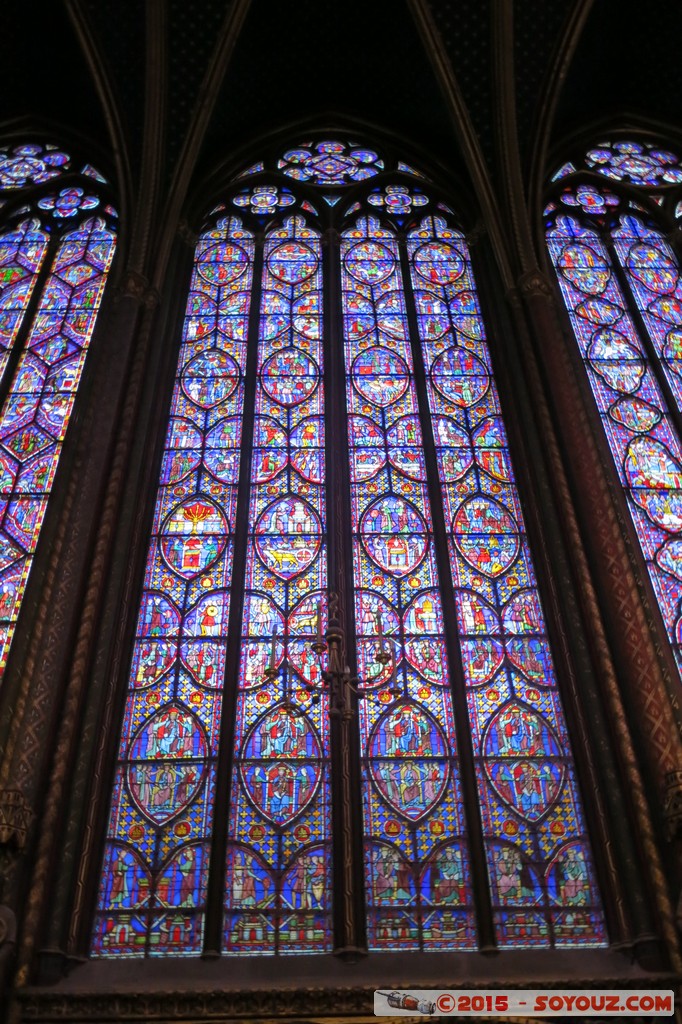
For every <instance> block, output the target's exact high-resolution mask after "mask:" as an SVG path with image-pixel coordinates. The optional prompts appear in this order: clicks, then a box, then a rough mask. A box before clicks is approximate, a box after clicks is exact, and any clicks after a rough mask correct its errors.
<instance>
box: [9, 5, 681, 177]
mask: <svg viewBox="0 0 682 1024" xmlns="http://www.w3.org/2000/svg"><path fill="white" fill-rule="evenodd" d="M680 38H682V4H680V3H679V2H678V0H649V2H648V3H647V4H646V9H645V10H644V9H643V8H642V5H640V4H637V5H635V4H634V3H632V2H626V0H343V2H340V0H337V2H332V0H324V2H321V0H277V2H274V0H250V2H249V0H147V3H145V2H144V0H125V2H121V0H53V2H52V3H50V4H40V5H36V4H35V3H29V2H26V3H11V4H7V5H6V7H5V10H4V12H3V32H2V34H1V35H0V83H1V91H0V120H2V121H3V122H6V123H12V122H15V123H18V124H23V125H27V126H29V127H33V128H34V129H40V128H41V126H50V127H51V128H53V130H56V134H57V138H59V133H60V131H61V132H62V136H61V137H73V136H76V137H78V136H82V137H83V138H84V140H85V142H86V145H87V146H88V147H89V149H90V150H91V151H92V152H93V154H94V157H93V159H96V158H99V163H100V165H101V166H103V167H104V169H105V171H106V170H108V172H109V174H110V175H111V176H112V178H113V179H114V182H115V184H117V186H118V187H119V188H121V189H128V191H129V192H130V194H131V196H135V195H136V194H138V193H139V191H140V189H141V181H142V179H143V178H144V175H145V174H152V171H151V170H150V168H151V167H152V165H154V166H155V170H154V171H153V173H154V174H155V175H156V179H155V181H156V185H155V187H156V188H157V191H158V189H159V188H160V189H161V191H162V192H163V191H164V189H165V190H168V192H170V190H172V189H173V188H175V189H176V190H177V189H178V188H179V187H180V185H179V184H178V182H179V181H180V178H182V181H183V182H184V185H183V187H184V188H185V190H187V189H188V188H191V182H192V180H197V179H200V178H201V177H202V176H203V175H204V174H205V173H207V171H208V170H209V169H210V168H211V166H212V165H213V164H215V163H216V162H219V161H220V160H222V159H225V158H226V157H229V155H230V154H232V153H235V152H239V151H242V150H244V152H246V151H247V150H248V147H249V145H250V144H253V142H254V141H255V140H258V139H259V138H260V137H263V136H266V135H268V134H270V133H272V132H275V131H281V130H282V129H283V128H285V127H286V126H287V125H288V124H292V123H293V124H299V123H301V122H314V121H315V120H316V119H317V121H318V123H319V124H320V125H327V124H328V125H329V126H330V127H333V125H334V122H335V121H336V122H337V123H342V124H348V123H354V124H356V125H357V126H358V129H360V128H361V126H362V125H365V124H366V125H367V126H368V128H369V130H370V131H371V130H376V129H381V131H382V132H384V133H386V135H387V136H388V137H390V136H391V135H397V136H400V137H401V139H402V140H403V143H402V144H403V145H404V146H405V149H406V157H408V156H411V155H413V154H417V155H418V154H420V152H422V151H423V152H424V153H425V154H428V155H429V157H430V159H431V161H432V162H433V163H435V164H436V165H437V164H441V165H442V166H443V168H444V170H445V172H446V173H448V172H449V173H452V172H454V173H456V174H458V175H466V174H471V168H472V157H471V155H469V156H468V157H467V156H466V153H467V146H468V147H469V151H470V153H471V152H478V153H479V155H480V167H483V168H484V171H483V172H482V173H487V174H488V175H489V177H490V180H491V181H492V182H495V180H496V179H497V180H498V182H499V179H500V178H501V177H502V176H503V175H504V173H505V172H504V166H505V165H504V160H503V159H502V156H501V154H502V148H503V147H504V146H505V145H506V146H507V148H508V146H509V142H508V141H507V142H504V141H503V140H504V133H501V132H500V123H501V121H502V120H504V119H507V120H508V121H511V120H513V122H514V125H513V130H514V137H515V138H516V139H517V140H518V146H519V158H520V164H521V167H522V168H523V169H524V173H525V172H527V171H528V168H529V167H530V165H531V162H532V161H536V160H537V159H541V158H542V157H543V155H545V154H546V153H547V152H548V150H549V151H550V152H551V148H552V146H556V144H557V142H558V141H559V140H561V139H562V138H564V137H567V136H570V134H571V133H573V132H575V131H576V130H578V129H579V128H580V127H581V126H584V125H586V124H589V123H591V122H593V121H594V122H597V121H601V122H608V121H609V119H611V120H612V122H613V123H624V122H625V121H626V119H627V117H628V115H641V116H644V115H646V116H647V117H648V118H654V119H658V120H660V121H661V122H667V123H669V124H671V125H673V126H674V125H675V124H678V125H679V121H680V116H679V97H680V95H682V81H680V79H681V78H682V62H680V60H679V54H678V50H679V39H680ZM508 138H509V135H507V140H508ZM467 140H468V141H467ZM291 141H295V139H292V140H291ZM412 158H413V159H414V156H413V157H412ZM181 172H182V173H181ZM479 173H481V172H480V171H479ZM117 179H119V180H118V181H117ZM120 179H125V180H120Z"/></svg>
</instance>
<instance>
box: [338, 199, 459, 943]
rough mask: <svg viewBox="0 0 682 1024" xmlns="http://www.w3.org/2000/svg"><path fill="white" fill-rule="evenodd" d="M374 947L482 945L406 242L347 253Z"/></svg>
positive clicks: (346, 239) (367, 240)
mask: <svg viewBox="0 0 682 1024" xmlns="http://www.w3.org/2000/svg"><path fill="white" fill-rule="evenodd" d="M341 256H342V261H343V269H342V293H343V310H344V335H345V363H346V375H347V376H346V397H347V408H348V417H349V446H350V453H349V454H350V470H351V520H352V530H353V537H354V547H353V551H354V554H353V569H354V579H355V586H356V592H355V619H356V635H357V653H358V667H359V670H360V674H361V676H362V678H363V680H364V682H365V685H366V686H369V687H370V688H371V693H370V696H369V697H368V698H366V699H365V700H363V701H361V702H360V705H359V713H360V734H361V743H362V746H363V756H362V765H363V778H364V781H363V794H364V805H363V813H364V822H365V824H364V830H365V875H366V892H367V905H368V933H369V945H370V948H371V949H376V950H387V949H424V950H437V949H471V948H475V945H476V929H475V921H474V913H473V906H472V903H473V897H472V892H471V879H470V869H469V851H468V845H467V841H466V838H465V834H464V832H465V825H464V811H463V805H462V793H461V783H460V777H459V765H458V761H457V752H456V740H455V726H454V716H453V708H452V698H451V694H450V680H449V672H448V659H447V653H446V649H445V632H444V631H445V623H444V620H443V610H442V604H441V598H440V590H439V577H438V569H437V565H436V558H435V551H434V542H433V527H432V522H431V510H430V504H429V497H428V492H427V488H426V469H425V465H424V457H423V441H422V433H421V430H422V428H421V424H420V419H419V415H418V406H417V398H416V391H415V383H414V374H413V367H412V355H411V351H410V344H409V331H408V325H407V313H406V308H405V299H404V295H403V282H402V278H401V272H400V265H399V259H398V243H397V239H396V238H395V236H394V235H393V234H392V233H391V232H390V231H387V230H384V229H382V228H381V227H380V226H379V222H378V221H377V220H375V219H374V218H371V217H369V218H362V219H360V220H359V221H358V222H357V223H356V226H355V227H354V228H352V229H351V230H349V231H346V232H344V234H343V236H342V243H341Z"/></svg>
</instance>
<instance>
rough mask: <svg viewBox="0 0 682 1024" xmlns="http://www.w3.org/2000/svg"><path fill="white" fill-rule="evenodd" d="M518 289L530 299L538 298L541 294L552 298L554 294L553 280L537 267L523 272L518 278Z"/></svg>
mask: <svg viewBox="0 0 682 1024" xmlns="http://www.w3.org/2000/svg"><path fill="white" fill-rule="evenodd" d="M518 289H519V291H520V292H521V294H522V295H524V296H527V297H528V298H530V299H534V298H538V297H539V296H544V297H545V298H551V297H552V296H553V295H554V289H553V287H552V283H551V281H550V280H549V279H548V278H547V277H546V276H545V274H543V273H542V271H541V270H537V269H535V270H528V271H527V272H526V273H525V274H521V276H520V278H519V279H518Z"/></svg>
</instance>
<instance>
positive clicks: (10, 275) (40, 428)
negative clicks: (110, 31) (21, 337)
mask: <svg viewBox="0 0 682 1024" xmlns="http://www.w3.org/2000/svg"><path fill="white" fill-rule="evenodd" d="M74 212H77V211H74ZM46 244H47V242H46V236H45V235H44V234H43V232H42V230H41V229H40V228H39V226H38V225H37V222H30V223H27V224H24V225H22V227H21V228H19V229H18V230H17V231H16V232H13V233H11V234H10V235H5V236H4V237H3V238H2V239H0V258H2V255H4V256H5V257H6V259H7V263H6V264H5V266H4V269H5V271H6V277H5V280H6V281H9V282H14V283H13V284H8V285H7V286H6V287H5V288H4V289H2V291H0V336H1V337H2V346H4V352H3V353H2V354H0V367H2V368H4V367H5V366H6V360H7V357H8V356H9V352H10V348H11V345H12V341H13V338H14V337H15V336H16V332H17V330H18V329H19V326H20V324H21V320H22V317H23V313H24V311H25V309H26V305H27V303H28V301H29V298H30V296H31V292H32V290H33V285H34V282H35V277H36V275H37V272H38V270H39V268H40V264H41V262H42V260H43V256H44V253H45V249H46ZM115 245H116V237H115V235H114V233H113V232H112V231H111V230H110V229H109V228H107V227H106V225H105V222H104V221H103V220H101V219H100V218H92V219H90V220H86V221H85V222H84V223H82V224H81V225H80V227H78V228H76V229H75V230H74V231H69V232H67V233H66V234H64V235H63V237H62V239H61V241H60V242H59V246H58V248H57V252H56V255H55V257H54V261H53V263H52V266H51V268H50V274H49V277H48V278H47V281H46V283H45V285H44V287H43V290H42V293H41V295H40V298H39V300H38V305H37V308H36V312H35V315H34V317H33V321H32V323H31V325H30V332H29V334H28V337H27V339H26V344H25V347H24V351H23V352H22V354H21V357H20V358H19V362H18V364H17V368H16V371H15V373H14V378H13V380H12V385H11V390H10V393H9V395H8V397H7V398H6V399H5V403H4V405H3V407H2V411H1V412H0V492H1V496H2V500H1V503H0V672H2V670H3V669H4V667H5V664H6V662H7V654H8V651H9V647H10V644H11V642H12V637H13V636H14V628H15V624H16V620H17V616H18V614H19V607H20V604H21V598H22V596H23V593H24V589H25V586H26V580H27V577H28V573H29V570H30V568H31V564H32V561H33V553H34V551H35V547H36V544H37V542H38V535H39V533H40V527H41V526H42V523H43V518H44V516H45V511H46V509H47V501H48V497H49V494H50V489H51V487H52V481H53V480H54V475H55V473H56V471H57V463H58V462H59V456H60V454H61V450H62V443H63V441H64V437H65V435H66V429H67V427H68V425H69V418H70V416H71V410H72V408H73V403H74V401H75V398H76V392H77V390H78V385H79V383H80V379H81V374H82V372H83V365H84V363H85V356H86V353H87V350H88V346H89V344H90V338H91V336H92V332H93V329H94V326H95V320H96V318H97V313H98V310H99V306H100V302H101V299H102V292H103V290H104V285H105V283H106V277H107V272H108V270H109V266H110V264H111V261H112V259H113V255H114V248H115ZM0 280H2V268H1V267H0ZM2 346H0V347H2Z"/></svg>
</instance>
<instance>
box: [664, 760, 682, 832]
mask: <svg viewBox="0 0 682 1024" xmlns="http://www.w3.org/2000/svg"><path fill="white" fill-rule="evenodd" d="M663 815H664V817H665V822H666V828H667V832H668V839H682V769H679V770H677V771H674V772H668V773H667V775H666V777H665V790H664V794H663Z"/></svg>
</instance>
